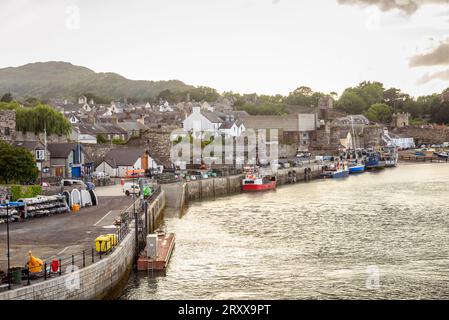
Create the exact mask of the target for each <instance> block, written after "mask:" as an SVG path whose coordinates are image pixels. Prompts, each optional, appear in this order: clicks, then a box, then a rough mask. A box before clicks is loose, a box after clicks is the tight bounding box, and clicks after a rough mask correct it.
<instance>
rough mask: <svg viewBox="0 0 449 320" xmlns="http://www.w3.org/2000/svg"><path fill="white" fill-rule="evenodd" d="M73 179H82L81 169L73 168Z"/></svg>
mask: <svg viewBox="0 0 449 320" xmlns="http://www.w3.org/2000/svg"><path fill="white" fill-rule="evenodd" d="M72 177H73V178H79V177H81V167H73V168H72Z"/></svg>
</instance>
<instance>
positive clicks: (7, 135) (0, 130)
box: [0, 110, 16, 141]
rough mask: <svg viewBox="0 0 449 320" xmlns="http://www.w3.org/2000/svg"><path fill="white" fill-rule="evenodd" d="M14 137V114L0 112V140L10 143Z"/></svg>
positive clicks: (10, 111)
mask: <svg viewBox="0 0 449 320" xmlns="http://www.w3.org/2000/svg"><path fill="white" fill-rule="evenodd" d="M15 136H16V112H15V111H14V110H0V140H6V141H11V140H14V139H15Z"/></svg>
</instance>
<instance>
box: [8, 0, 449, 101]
mask: <svg viewBox="0 0 449 320" xmlns="http://www.w3.org/2000/svg"><path fill="white" fill-rule="evenodd" d="M448 2H449V1H447V0H300V1H299V0H188V1H187V0H132V1H123V0H71V1H66V0H53V1H52V0H1V1H0V38H1V42H2V49H1V55H0V67H8V66H19V65H23V64H26V63H30V62H36V61H50V60H56V61H68V62H71V63H73V64H75V65H81V66H85V67H88V68H90V69H92V70H94V71H97V72H116V73H119V74H121V75H123V76H125V77H127V78H130V79H143V80H168V79H179V80H182V81H184V82H186V83H188V84H193V85H207V86H211V87H214V88H217V89H218V90H219V91H220V92H222V91H225V90H226V91H231V90H232V91H235V92H241V93H252V92H257V93H267V94H275V93H282V94H287V93H288V92H290V91H292V90H294V89H295V88H296V87H298V86H301V85H306V86H310V87H311V88H312V89H314V90H316V91H323V92H331V91H336V92H338V93H341V92H342V90H343V89H344V88H346V87H348V86H354V85H356V84H358V83H359V82H360V81H363V80H377V81H381V82H383V83H384V84H385V86H386V87H391V86H394V87H399V88H401V89H402V90H403V91H405V92H409V93H411V94H413V95H420V94H427V93H433V92H440V91H442V90H443V89H445V88H447V87H449V71H448V70H449V44H447V43H446V42H445V41H446V40H447V39H448V38H449V5H448Z"/></svg>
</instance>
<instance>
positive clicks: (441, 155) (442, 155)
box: [433, 152, 449, 159]
mask: <svg viewBox="0 0 449 320" xmlns="http://www.w3.org/2000/svg"><path fill="white" fill-rule="evenodd" d="M433 155H434V156H437V157H438V158H442V159H447V158H449V153H448V152H434V153H433Z"/></svg>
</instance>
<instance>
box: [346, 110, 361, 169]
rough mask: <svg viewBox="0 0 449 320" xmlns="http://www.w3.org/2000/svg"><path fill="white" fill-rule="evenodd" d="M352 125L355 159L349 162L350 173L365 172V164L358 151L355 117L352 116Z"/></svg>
mask: <svg viewBox="0 0 449 320" xmlns="http://www.w3.org/2000/svg"><path fill="white" fill-rule="evenodd" d="M351 126H352V147H353V148H354V155H355V161H354V160H353V161H351V162H349V173H352V174H354V173H363V172H365V165H364V164H363V163H361V162H360V161H359V155H358V152H357V138H356V134H355V130H354V119H353V117H352V116H351Z"/></svg>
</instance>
